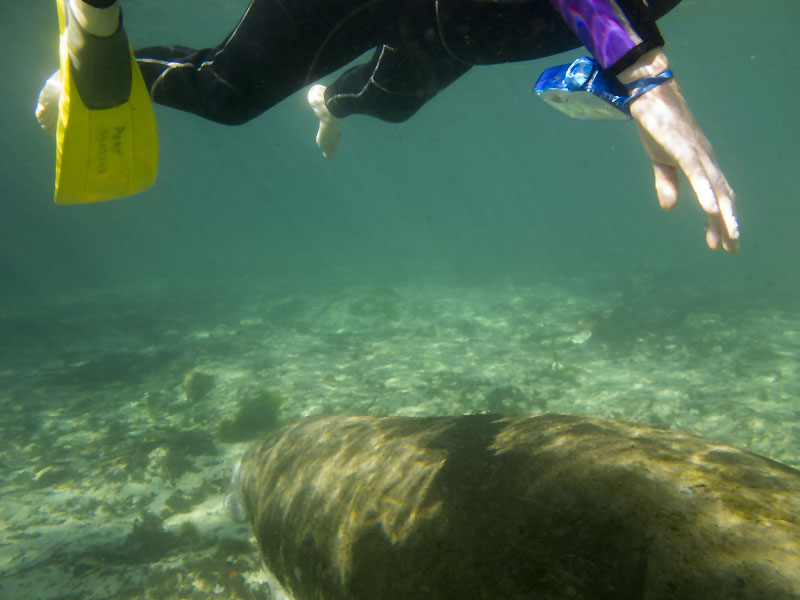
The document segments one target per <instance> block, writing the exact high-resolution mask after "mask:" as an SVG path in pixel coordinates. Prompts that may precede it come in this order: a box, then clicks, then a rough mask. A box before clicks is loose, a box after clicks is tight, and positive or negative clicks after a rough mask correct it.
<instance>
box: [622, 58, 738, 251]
mask: <svg viewBox="0 0 800 600" xmlns="http://www.w3.org/2000/svg"><path fill="white" fill-rule="evenodd" d="M660 56H661V57H663V61H664V64H666V57H664V56H663V53H661V55H660ZM643 58H645V57H643ZM664 68H666V67H664ZM661 70H663V69H661ZM639 74H641V71H640V73H639ZM630 109H631V115H632V116H633V118H634V119H635V120H636V123H637V125H638V129H639V135H640V137H641V139H642V144H643V145H644V148H645V151H646V152H647V154H648V156H649V157H650V160H652V161H653V171H654V173H655V187H656V194H657V195H658V201H659V203H660V204H661V208H663V209H664V210H672V209H673V208H675V206H676V205H677V203H678V184H679V180H678V169H680V170H681V171H683V173H684V175H686V178H687V179H688V180H689V183H690V184H691V186H692V189H693V190H694V193H695V195H696V196H697V200H698V202H699V203H700V206H701V207H702V208H703V210H704V211H705V212H706V214H707V215H708V227H707V229H706V243H707V244H708V247H709V248H711V249H712V250H716V249H717V248H719V246H720V245H722V247H723V248H724V249H725V250H726V251H728V252H730V253H736V252H738V251H739V224H738V223H737V221H736V213H735V212H734V193H733V190H732V189H731V187H730V185H728V181H727V180H726V179H725V176H724V175H723V174H722V171H721V170H720V168H719V166H718V165H717V161H716V159H715V158H714V152H713V151H712V149H711V144H710V143H709V142H708V140H707V139H706V137H705V136H704V135H703V132H702V131H701V130H700V127H699V125H698V124H697V122H696V121H695V119H694V116H693V115H692V112H691V111H690V110H689V107H688V105H687V104H686V101H685V100H684V99H683V96H682V95H681V93H680V89H679V88H678V84H677V83H676V82H675V80H674V79H673V80H670V81H667V82H665V83H662V84H661V85H658V86H656V87H654V88H653V89H651V90H649V91H647V92H645V93H644V94H642V95H641V96H639V98H637V99H636V100H634V101H633V102H632V103H631V105H630Z"/></svg>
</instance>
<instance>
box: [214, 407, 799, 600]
mask: <svg viewBox="0 0 800 600" xmlns="http://www.w3.org/2000/svg"><path fill="white" fill-rule="evenodd" d="M226 505H227V506H228V508H229V510H230V512H231V514H232V515H233V516H235V517H236V518H238V519H239V520H247V521H250V523H251V524H252V526H253V529H254V531H255V535H256V539H257V540H258V544H259V546H260V549H261V553H262V556H263V560H264V565H265V567H266V569H267V572H268V574H269V576H270V577H272V578H273V580H274V581H275V583H276V585H275V591H276V594H277V595H278V597H288V598H295V599H296V600H312V599H313V600H316V599H324V600H345V599H347V600H360V599H364V600H395V599H397V600H399V599H403V600H412V599H414V600H416V599H434V600H449V599H453V600H456V599H457V600H473V599H474V600H479V599H480V600H484V599H509V600H511V599H514V600H526V599H530V600H533V599H547V600H555V599H558V600H562V599H563V600H567V599H569V600H572V599H583V600H594V599H598V600H599V599H609V600H610V599H614V600H624V599H633V598H635V599H637V600H642V599H646V600H660V599H663V600H676V599H682V600H693V599H697V600H714V599H720V600H722V599H725V600H732V599H733V600H736V599H751V598H752V599H760V600H767V599H768V600H783V599H789V598H793V599H798V598H800V471H796V470H794V469H792V468H789V467H787V466H784V465H781V464H780V463H777V462H774V461H772V460H769V459H767V458H763V457H760V456H757V455H754V454H751V453H749V452H745V451H742V450H739V449H737V448H734V447H731V446H727V445H724V444H720V443H716V442H713V441H709V440H707V439H703V438H700V437H697V436H693V435H687V434H682V433H677V432H674V431H666V430H661V429H655V428H652V427H644V426H636V425H630V424H625V423H621V422H617V421H612V420H603V419H594V418H586V417H576V416H562V415H539V416H491V415H475V416H459V417H431V418H404V417H348V416H332V417H320V418H315V419H308V420H304V421H300V422H297V423H294V424H291V425H288V426H285V427H284V428H282V429H280V430H277V431H275V432H273V433H271V434H270V435H269V436H267V437H266V438H265V439H263V440H262V441H261V442H259V443H258V444H256V445H255V446H254V447H252V448H251V449H250V450H249V451H248V452H247V453H246V454H245V455H244V456H243V457H242V459H241V460H240V461H239V463H238V464H237V466H236V468H235V470H234V473H233V477H232V481H231V491H230V493H229V495H228V497H227V498H226ZM278 584H279V586H278ZM281 588H282V589H281Z"/></svg>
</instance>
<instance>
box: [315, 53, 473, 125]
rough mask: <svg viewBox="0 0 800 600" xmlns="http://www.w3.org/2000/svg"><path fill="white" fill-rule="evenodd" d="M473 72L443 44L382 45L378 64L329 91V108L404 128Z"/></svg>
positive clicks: (341, 79)
mask: <svg viewBox="0 0 800 600" xmlns="http://www.w3.org/2000/svg"><path fill="white" fill-rule="evenodd" d="M469 68H470V65H468V64H465V63H463V62H459V61H457V60H454V59H453V58H451V57H450V56H447V54H446V52H445V49H444V48H443V47H442V46H441V44H440V43H439V42H438V40H436V41H435V42H434V43H432V44H417V43H409V40H405V41H402V40H401V41H399V42H398V43H397V44H395V45H392V46H389V45H381V46H379V47H378V48H377V49H376V50H375V53H374V54H373V56H372V60H370V61H369V62H368V63H364V64H361V65H358V66H356V67H353V68H352V69H349V70H348V71H346V72H345V73H344V74H343V75H342V76H341V77H339V79H337V80H336V81H335V82H334V83H333V84H332V85H330V86H329V87H328V88H327V89H326V90H325V105H326V106H327V107H328V110H329V111H330V112H331V114H333V115H334V116H336V117H340V118H341V117H346V116H348V115H351V114H354V113H358V114H362V115H369V116H371V117H376V118H378V119H382V120H384V121H390V122H393V123H399V122H401V121H405V120H406V119H408V118H410V117H411V116H412V115H413V114H414V113H415V112H417V111H418V110H419V109H420V108H421V107H422V105H423V104H425V103H426V102H427V101H428V100H430V99H431V98H433V97H434V96H435V95H436V94H437V93H438V92H439V91H441V90H443V89H444V88H445V87H447V86H448V85H450V84H451V83H452V82H453V81H455V80H456V79H458V77H460V76H461V75H463V74H464V73H466V72H467V71H468V70H469Z"/></svg>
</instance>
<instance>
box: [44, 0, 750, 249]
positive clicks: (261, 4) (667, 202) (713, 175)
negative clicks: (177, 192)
mask: <svg viewBox="0 0 800 600" xmlns="http://www.w3.org/2000/svg"><path fill="white" fill-rule="evenodd" d="M679 1H680V0H649V1H648V0H548V1H545V0H499V1H494V2H483V1H480V0H415V2H414V3H411V2H397V1H394V0H284V1H281V0H252V2H251V3H250V5H249V6H248V8H247V10H246V12H245V14H244V16H243V17H242V19H241V20H240V21H239V23H238V24H237V25H236V27H235V28H234V29H233V31H232V32H231V33H230V34H229V35H228V36H227V37H226V38H225V40H224V41H223V42H222V43H221V44H220V45H219V46H217V47H215V48H206V49H202V50H194V49H191V48H185V47H181V46H158V47H150V48H143V49H141V50H138V51H137V52H136V53H135V54H136V59H137V62H138V64H139V68H140V70H141V72H142V75H143V76H144V81H145V83H146V85H147V88H148V89H149V90H150V96H151V98H152V100H153V101H154V102H157V103H159V104H163V105H166V106H170V107H173V108H177V109H179V110H183V111H188V112H192V113H195V114H197V115H200V116H202V117H204V118H206V119H210V120H212V121H217V122H220V123H225V124H231V125H233V124H241V123H245V122H246V121H248V120H250V119H252V118H254V117H256V116H258V115H259V114H261V113H262V112H264V111H266V110H267V109H269V108H270V107H272V106H274V105H275V104H277V103H278V102H280V101H281V100H283V99H284V98H286V97H288V96H289V95H291V94H293V93H295V92H297V91H298V90H300V89H302V88H303V87H305V86H307V85H310V84H314V83H315V82H316V81H318V80H319V79H320V78H322V77H324V76H326V75H328V74H330V73H332V72H333V71H336V70H337V69H339V68H341V67H343V66H345V65H347V64H348V63H350V62H351V61H353V60H355V59H356V58H358V57H359V56H360V55H361V54H362V53H364V52H366V51H368V50H370V49H373V48H374V49H375V50H374V53H373V55H372V58H371V59H370V60H369V61H368V62H366V63H363V64H359V65H356V66H354V67H352V68H350V69H349V70H347V71H345V72H344V73H343V74H342V75H341V76H340V77H339V78H338V79H337V80H336V81H335V82H333V83H332V84H331V85H330V86H328V87H325V86H322V85H319V84H317V85H313V86H312V87H311V88H310V90H309V93H308V101H309V104H310V105H311V107H312V109H313V110H314V113H315V115H316V116H317V118H318V119H319V121H320V125H319V130H318V132H317V138H316V139H317V145H318V146H319V148H320V149H321V150H322V153H323V155H324V156H325V157H327V158H333V156H334V154H335V152H336V150H337V147H338V145H339V141H340V139H341V133H340V125H341V122H342V119H343V118H344V117H347V116H349V115H352V114H363V115H368V116H372V117H376V118H378V119H382V120H384V121H390V122H401V121H405V120H406V119H408V118H410V117H411V116H412V115H413V114H414V113H415V112H416V111H417V110H419V109H420V108H421V107H422V106H423V105H424V104H425V103H426V102H427V101H428V100H430V99H431V98H433V97H434V96H435V95H436V94H438V93H439V92H440V91H441V90H443V89H444V88H446V87H447V86H448V85H450V84H451V83H452V82H453V81H455V80H456V79H457V78H458V77H460V76H461V75H463V74H464V73H466V72H467V71H468V70H469V69H470V68H471V67H472V66H474V65H485V64H498V63H505V62H512V61H522V60H532V59H536V58H540V57H544V56H549V55H552V54H556V53H559V52H563V51H566V50H569V49H572V48H576V47H578V46H579V45H580V44H583V45H585V46H586V47H587V48H588V49H589V51H590V52H591V54H592V55H593V56H594V58H595V60H596V61H597V63H598V64H599V65H600V67H602V68H603V69H604V70H605V71H606V72H607V73H608V74H610V75H612V76H614V77H616V79H618V80H619V82H621V83H622V84H626V86H627V88H628V89H629V90H630V91H631V97H634V96H636V94H637V90H638V91H639V92H641V91H642V90H645V89H646V91H645V92H644V93H641V95H638V96H636V97H635V100H633V101H631V102H630V105H629V109H630V114H631V116H632V117H633V119H634V120H635V121H636V123H637V126H638V130H639V133H640V137H641V140H642V144H643V145H644V148H645V151H646V152H647V154H648V156H649V157H650V159H651V161H652V163H653V170H654V173H655V188H656V193H657V196H658V200H659V203H660V205H661V207H662V208H663V209H664V210H671V209H672V208H674V207H675V206H676V204H677V200H678V183H679V179H678V170H679V169H680V170H681V171H683V173H684V174H685V175H686V177H687V179H688V180H689V182H690V184H691V186H692V188H693V189H694V192H695V194H696V196H697V200H698V201H699V203H700V205H701V207H702V209H703V210H704V211H705V212H706V214H707V220H708V226H707V228H706V242H707V244H708V246H709V247H710V248H712V249H717V248H718V247H719V246H722V247H723V248H724V249H725V250H727V251H728V252H732V253H734V252H737V251H738V238H739V229H738V224H737V221H736V216H735V212H734V193H733V191H732V190H731V188H730V186H729V185H728V182H727V180H726V179H725V177H724V175H723V174H722V172H721V170H720V169H719V167H718V165H717V162H716V159H715V157H714V154H713V152H712V149H711V145H710V144H709V142H708V140H707V139H706V138H705V136H704V135H703V133H702V131H701V130H700V127H699V126H698V124H697V123H696V121H695V119H694V117H693V115H692V113H691V111H690V110H689V107H688V106H687V104H686V102H685V100H684V99H683V97H682V95H681V93H680V90H679V88H678V85H677V83H676V82H675V80H674V78H672V77H671V73H670V72H668V66H669V65H668V60H667V57H666V55H665V54H664V52H663V51H662V46H663V45H664V40H663V38H662V37H661V34H660V32H659V30H658V28H657V26H656V24H655V19H656V18H659V17H661V16H663V15H664V14H665V13H667V12H668V11H669V10H671V9H672V8H674V7H675V5H676V4H678V2H679ZM86 5H90V6H91V7H95V8H104V7H109V8H108V10H115V9H116V0H70V6H71V7H72V9H73V11H75V12H78V13H81V14H83V12H87V13H92V14H94V13H97V12H103V11H97V10H84V11H82V7H84V8H85V7H86ZM654 80H657V83H656V84H655V85H646V83H645V82H652V81H654ZM46 104H47V99H46V98H44V99H42V98H40V110H37V116H39V113H43V114H44V113H46V112H47V111H46V110H43V109H41V107H42V106H45V108H46ZM40 121H43V118H41V117H40Z"/></svg>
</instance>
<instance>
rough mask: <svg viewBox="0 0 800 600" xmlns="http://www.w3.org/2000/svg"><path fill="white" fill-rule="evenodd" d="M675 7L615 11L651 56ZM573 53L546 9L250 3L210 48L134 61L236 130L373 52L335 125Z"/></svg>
mask: <svg viewBox="0 0 800 600" xmlns="http://www.w3.org/2000/svg"><path fill="white" fill-rule="evenodd" d="M679 1H680V0H649V3H645V2H643V0H638V4H636V2H637V0H617V2H616V3H615V5H614V6H615V8H617V9H618V8H619V6H625V5H626V4H627V5H634V6H633V8H630V7H628V8H627V9H626V11H625V12H626V15H630V14H631V13H633V15H634V17H633V18H634V19H638V21H637V32H635V33H636V34H637V35H638V36H639V37H642V38H643V39H644V42H643V44H642V51H646V50H647V49H649V48H651V47H656V46H660V45H662V44H663V40H662V39H661V36H660V34H659V33H658V29H657V28H656V27H655V24H654V23H653V20H654V19H656V18H659V17H661V16H662V15H663V14H665V13H666V12H667V11H669V10H670V9H672V8H673V7H674V6H675V5H676V4H677V3H678V2H679ZM645 4H649V8H644V7H645ZM642 32H644V33H642ZM580 45H581V41H580V40H579V39H578V37H577V36H576V35H575V33H573V30H572V29H570V28H569V27H568V26H567V23H566V22H565V20H564V18H563V17H562V15H561V14H560V13H559V12H558V11H557V10H556V9H555V8H554V7H553V4H551V1H550V0H498V1H493V2H489V1H485V0H253V1H252V2H251V4H250V6H249V7H248V9H247V12H246V13H245V15H244V16H243V17H242V20H241V21H240V22H239V24H238V25H237V26H236V28H235V29H234V30H233V31H232V32H231V33H230V34H229V35H228V36H227V37H226V38H225V40H224V41H223V43H222V44H220V45H219V46H217V47H216V48H207V49H203V50H194V49H191V48H185V47H181V46H158V47H151V48H143V49H141V50H139V51H137V52H136V56H137V60H138V62H139V66H140V68H141V70H142V73H143V75H144V78H145V81H146V83H147V86H148V88H149V89H150V90H151V95H152V98H153V100H154V101H155V102H157V103H159V104H164V105H167V106H171V107H174V108H178V109H180V110H184V111H189V112H193V113H196V114H198V115H200V116H202V117H205V118H207V119H211V120H213V121H218V122H220V123H226V124H239V123H244V122H246V121H248V120H250V119H252V118H253V117H255V116H257V115H259V114H261V113H262V112H264V111H265V110H267V109H268V108H270V107H271V106H273V105H275V104H277V103H278V102H280V101H281V100H283V99H284V98H286V97H287V96H289V95H290V94H292V93H294V92H296V91H297V90H299V89H301V88H303V87H304V86H306V85H309V84H311V83H314V82H315V81H317V80H318V79H320V78H321V77H324V76H325V75H327V74H329V73H331V72H333V71H335V70H337V69H339V68H340V67H343V66H345V65H346V64H348V63H349V62H351V61H352V60H354V59H355V58H357V57H358V56H360V55H361V54H362V53H364V52H366V51H368V50H370V49H371V48H375V52H374V54H373V56H372V58H371V60H370V61H369V62H367V63H364V64H360V65H357V66H354V67H353V68H351V69H349V70H347V71H346V72H345V73H344V74H342V76H341V77H339V78H338V79H337V80H336V81H335V82H334V83H333V84H331V85H330V86H329V87H328V88H327V90H326V92H325V101H326V105H327V107H328V109H329V110H330V112H331V113H332V114H333V115H335V116H337V117H346V116H348V115H350V114H354V113H359V114H365V115H370V116H373V117H377V118H379V119H382V120H385V121H393V122H399V121H403V120H405V119H408V118H409V117H410V116H411V115H413V114H414V113H415V112H416V111H417V110H418V109H419V108H420V107H421V106H422V105H423V104H424V103H425V102H427V101H428V100H430V99H431V98H432V97H433V96H435V95H436V94H437V93H438V92H439V91H440V90H442V89H444V88H445V87H446V86H448V85H449V84H450V83H452V82H453V81H455V80H456V79H457V78H458V77H460V76H461V75H463V74H464V73H465V72H467V71H468V70H469V69H470V67H471V66H473V65H476V64H496V63H504V62H512V61H520V60H531V59H535V58H540V57H543V56H548V55H551V54H555V53H558V52H563V51H565V50H569V49H571V48H576V47H578V46H580Z"/></svg>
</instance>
